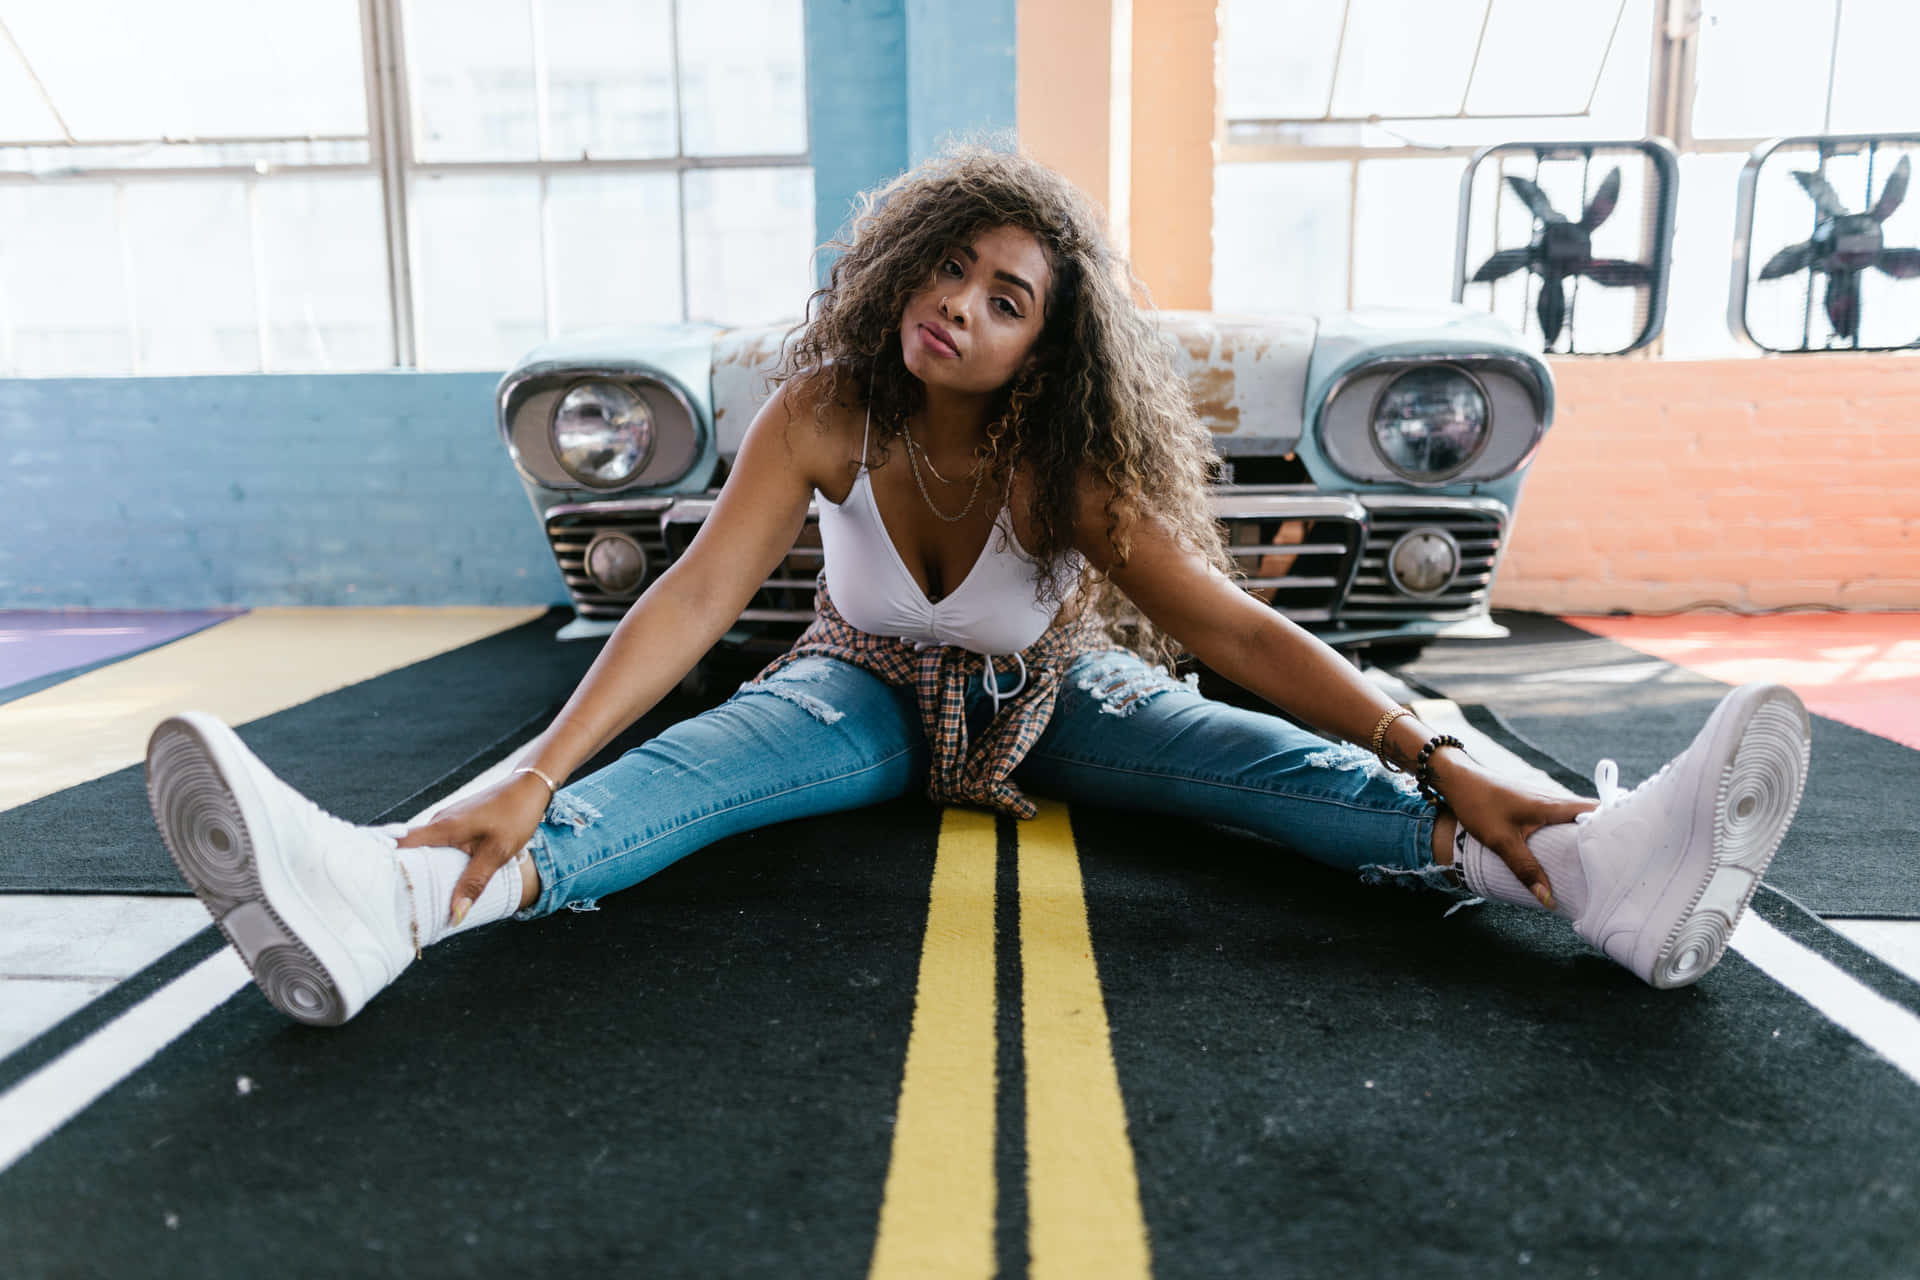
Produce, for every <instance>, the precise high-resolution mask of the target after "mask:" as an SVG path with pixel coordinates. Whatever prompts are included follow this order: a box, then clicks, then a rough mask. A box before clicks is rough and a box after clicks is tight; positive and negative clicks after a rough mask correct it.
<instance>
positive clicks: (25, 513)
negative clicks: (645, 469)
mask: <svg viewBox="0 0 1920 1280" xmlns="http://www.w3.org/2000/svg"><path fill="white" fill-rule="evenodd" d="M498 381H499V378H498V376H497V375H495V374H490V373H367V374H260V375H255V376H225V377H205V378H44V379H25V378H22V379H11V380H0V459H5V460H6V463H7V466H6V469H5V471H4V472H0V511H3V512H4V513H5V514H4V517H0V520H3V521H4V524H3V526H0V527H4V533H3V534H0V608H14V609H52V608H138V609H162V608H196V607H204V606H209V605H268V604H316V605H336V604H357V605H378V604H450V603H459V604H546V603H551V602H559V601H564V600H565V599H566V589H565V587H564V586H563V585H562V583H561V580H560V575H559V572H558V570H556V569H555V568H554V565H553V557H552V556H551V555H550V554H549V553H548V551H547V549H546V545H545V543H544V542H543V540H542V538H541V536H540V529H539V525H538V523H537V521H536V520H535V518H534V516H533V513H532V510H531V508H530V507H529V506H528V504H527V499H526V495H525V493H524V492H523V491H522V490H521V488H520V482H519V479H518V477H517V476H516V475H515V474H514V471H513V467H512V465H511V464H510V463H509V462H508V461H507V455H506V450H505V449H504V448H503V447H502V445H501V443H500V436H499V432H498V430H497V429H496V428H495V426H494V411H493V388H494V385H495V383H497V382H498Z"/></svg>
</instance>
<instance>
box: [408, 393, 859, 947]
mask: <svg viewBox="0 0 1920 1280" xmlns="http://www.w3.org/2000/svg"><path fill="white" fill-rule="evenodd" d="M840 435H841V433H839V432H835V431H827V432H822V431H821V430H820V429H819V427H818V426H817V425H816V423H815V422H814V418H813V410H812V405H811V403H810V402H809V400H808V397H806V396H805V395H804V394H801V393H799V392H797V391H796V390H795V389H794V384H793V383H791V382H789V383H785V384H783V385H782V386H781V388H780V389H779V390H778V391H776V392H775V393H774V395H773V397H772V398H771V399H769V400H768V401H767V403H766V404H765V405H764V406H763V407H762V408H761V410H760V412H759V413H758V414H756V415H755V416H754V419H753V422H752V424H751V425H750V426H749V427H748V428H747V434H746V438H745V439H744V440H743V441H742V442H741V445H740V452H739V454H738V456H737V457H736V458H735V460H734V465H733V470H732V472H731V473H730V474H729V475H728V477H727V482H726V485H725V487H723V488H722V489H721V491H720V496H719V498H718V500H717V501H716V502H715V503H714V507H713V511H712V513H711V514H710V515H709V516H708V517H707V519H706V521H705V523H703V524H702V525H701V527H700V531H699V533H698V534H697V535H696V536H695V537H694V540H693V542H692V544H691V545H690V546H688V548H687V549H686V551H685V552H684V553H682V555H681V556H680V558H679V559H678V560H676V561H674V563H673V564H672V565H671V566H670V567H669V568H668V569H667V571H666V572H665V573H663V574H661V575H660V577H659V578H658V579H657V580H655V582H654V583H653V585H652V586H650V587H648V588H647V590H646V592H645V594H643V595H642V596H641V597H640V599H639V600H638V601H636V602H635V603H634V605H633V607H632V608H631V609H629V610H628V611H627V615H626V617H624V618H622V619H621V620H620V625H619V626H618V627H616V628H615V629H614V632H613V634H612V635H611V636H609V637H608V638H607V642H606V645H605V647H603V648H602V649H601V651H600V655H599V656H598V657H597V658H595V659H594V662H593V666H592V667H591V668H589V669H588V671H587V674H586V675H585V676H584V677H583V678H582V679H581V681H580V684H579V687H578V688H576V689H575V690H574V691H573V696H572V697H570V698H569V699H567V704H566V706H565V707H563V708H562V709H561V711H560V714H559V715H558V716H556V717H555V718H554V721H553V723H552V724H551V725H549V726H548V727H547V729H546V731H545V732H544V733H542V734H541V735H540V736H539V737H537V738H535V739H534V740H533V742H532V743H531V744H530V745H529V746H528V748H527V749H526V750H524V751H522V752H521V753H520V756H519V758H518V761H519V764H521V765H524V766H530V767H532V768H534V769H538V770H539V771H540V772H541V773H543V774H545V775H546V776H547V777H549V778H551V779H552V780H553V782H554V785H555V786H559V785H562V784H564V783H565V782H566V780H567V778H568V777H570V776H571V775H572V774H573V772H574V771H575V770H576V769H578V768H579V767H580V766H581V765H582V764H584V763H585V762H586V761H588V760H590V759H592V758H593V756H594V754H595V753H596V752H598V751H599V750H600V749H601V748H602V747H604V746H605V745H606V744H607V743H609V742H611V741H613V739H614V738H616V737H618V736H619V734H620V732H621V731H622V730H623V729H625V728H626V727H627V726H628V725H630V724H632V723H633V722H634V721H635V720H638V719H639V718H640V717H641V716H643V715H645V714H646V713H647V712H648V711H649V710H651V709H652V707H653V705H654V704H655V703H657V702H659V701H660V699H661V698H662V697H664V696H666V693H667V691H668V690H670V689H672V688H673V687H674V685H675V684H677V683H678V682H679V680H680V678H681V677H682V676H684V675H686V673H687V672H688V671H689V670H691V669H692V668H693V664H694V663H696V662H698V661H699V660H700V657H701V655H703V654H705V653H706V651H707V650H708V649H710V648H711V647H712V646H713V644H714V642H715V641H716V640H718V639H719V638H720V636H721V635H722V634H723V633H724V632H725V631H726V630H727V628H728V627H730V626H732V625H733V624H734V622H735V620H737V619H738V618H739V616H740V611H741V610H742V609H743V608H745V607H746V605H747V602H748V601H749V600H751V599H752V598H753V593H754V592H755V591H758V590H759V589H760V587H761V585H762V584H763V583H764V582H765V581H766V579H767V575H768V574H769V573H771V572H773V569H774V567H775V566H776V565H778V564H779V563H780V561H781V559H782V558H784V557H785V556H786V555H787V554H788V553H789V552H790V551H791V550H792V549H793V542H794V539H795V538H796V537H797V536H798V535H799V532H800V528H801V526H802V525H803V524H804V523H805V522H806V517H807V503H808V501H809V500H810V499H811V497H812V494H813V489H814V487H815V485H816V484H817V483H819V482H821V481H825V480H827V479H828V478H829V477H830V476H831V475H832V473H833V471H834V470H835V468H836V467H838V466H839V465H840V464H841V463H842V462H843V461H844V459H843V458H842V456H841V455H842V454H843V453H844V452H845V450H844V449H843V448H842V447H841V446H840V444H839V437H840ZM550 798H551V797H550V795H549V793H548V791H547V785H546V783H544V782H542V781H541V780H540V778H538V777H536V776H535V775H533V774H531V773H521V774H513V775H510V776H509V777H508V778H507V779H506V780H505V781H503V782H500V783H497V784H495V785H494V786H492V787H490V788H488V789H487V790H485V791H482V792H479V793H478V794H476V795H474V796H472V797H470V798H468V799H466V800H463V801H461V802H459V803H457V804H454V805H451V806H449V807H448V808H446V809H444V810H442V811H440V812H439V813H436V814H435V815H434V817H433V821H432V822H429V823H427V824H426V825H425V826H421V827H416V828H414V829H413V830H411V831H409V832H408V833H407V834H406V835H405V836H404V837H403V838H402V839H401V840H400V842H399V843H400V845H401V846H402V847H415V846H420V845H436V846H444V847H452V848H457V849H464V850H466V852H467V854H468V855H469V860H468V864H467V869H466V871H465V873H464V874H463V875H462V876H461V878H460V881H459V883H458V884H456V885H455V886H454V892H453V903H454V907H453V912H452V915H453V918H454V920H455V921H456V923H457V921H458V919H459V917H460V916H461V915H462V914H463V913H464V910H465V905H464V904H466V903H471V902H473V901H474V900H476V899H478V897H479V896H480V891H481V889H482V887H483V886H484V885H485V884H486V883H487V881H488V879H489V878H490V877H491V876H492V875H493V873H494V872H495V871H497V870H498V869H499V868H500V867H501V866H502V865H503V864H504V863H505V862H506V861H507V860H508V859H509V858H512V857H513V856H514V855H515V854H517V853H518V852H519V851H520V850H521V849H522V848H523V847H524V846H525V845H526V843H527V841H528V840H529V839H531V838H532V835H533V832H534V830H535V828H536V827H538V826H539V823H540V819H541V817H542V816H543V815H544V814H545V813H546V809H547V802H548V800H549V799H550Z"/></svg>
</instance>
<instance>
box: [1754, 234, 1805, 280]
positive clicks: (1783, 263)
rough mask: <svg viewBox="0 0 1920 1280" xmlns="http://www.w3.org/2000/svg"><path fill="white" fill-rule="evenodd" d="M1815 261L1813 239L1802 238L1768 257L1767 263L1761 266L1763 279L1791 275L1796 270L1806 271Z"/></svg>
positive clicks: (1774, 278)
mask: <svg viewBox="0 0 1920 1280" xmlns="http://www.w3.org/2000/svg"><path fill="white" fill-rule="evenodd" d="M1812 261H1813V241H1811V240H1802V241H1801V242H1800V243H1799V244H1796V245H1789V246H1788V247H1786V248H1785V249H1782V250H1781V251H1780V252H1778V253H1776V254H1774V255H1773V256H1772V257H1771V258H1768V259H1767V265H1766V266H1764V267H1762V268H1760V278H1761V279H1762V280H1778V279H1779V278H1780V277H1781V276H1790V275H1792V274H1793V273H1794V272H1796V271H1805V270H1806V269H1807V266H1808V264H1809V263H1811V262H1812Z"/></svg>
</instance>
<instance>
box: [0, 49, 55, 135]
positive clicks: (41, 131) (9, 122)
mask: <svg viewBox="0 0 1920 1280" xmlns="http://www.w3.org/2000/svg"><path fill="white" fill-rule="evenodd" d="M60 136H61V135H60V124H59V121H57V120H55V119H54V116H53V112H51V111H49V110H48V109H47V104H46V102H45V101H44V100H42V98H41V97H40V91H39V90H38V89H36V88H34V85H33V79H32V77H30V76H29V75H28V74H27V68H26V65H25V64H24V63H22V62H21V61H20V57H19V55H18V54H16V53H15V52H14V51H13V50H12V49H11V48H7V49H3V50H0V138H18V139H21V140H23V141H40V140H44V139H53V138H58V137H60Z"/></svg>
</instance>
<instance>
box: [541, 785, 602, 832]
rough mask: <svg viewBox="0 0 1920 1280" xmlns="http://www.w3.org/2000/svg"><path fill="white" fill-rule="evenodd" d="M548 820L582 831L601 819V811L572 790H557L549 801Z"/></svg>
mask: <svg viewBox="0 0 1920 1280" xmlns="http://www.w3.org/2000/svg"><path fill="white" fill-rule="evenodd" d="M547 821H548V822H551V823H552V824H553V825H554V826H556V827H571V828H572V829H573V830H575V831H580V830H584V829H585V828H586V827H588V826H589V825H591V824H592V823H595V822H598V821H600V811H599V810H598V809H596V808H594V807H593V806H592V805H590V804H588V803H587V802H586V801H585V800H583V799H581V798H580V797H579V796H578V795H575V794H574V793H573V792H571V791H556V792H554V793H553V799H552V800H550V801H548V802H547Z"/></svg>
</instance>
